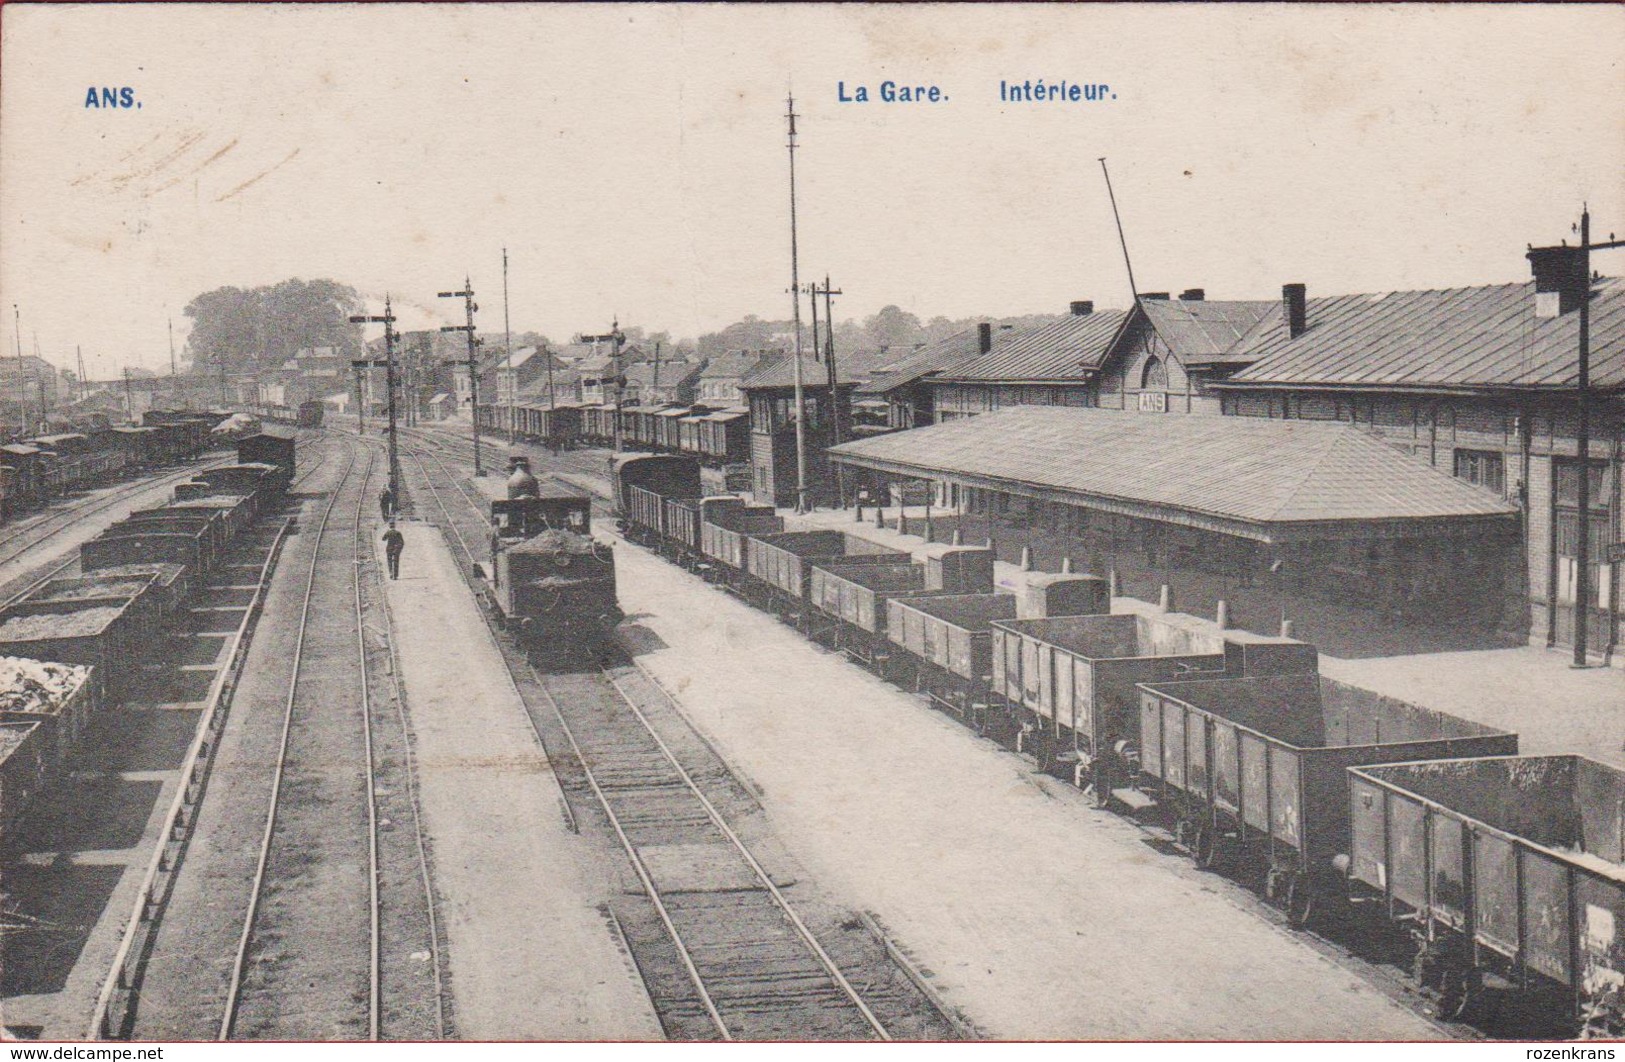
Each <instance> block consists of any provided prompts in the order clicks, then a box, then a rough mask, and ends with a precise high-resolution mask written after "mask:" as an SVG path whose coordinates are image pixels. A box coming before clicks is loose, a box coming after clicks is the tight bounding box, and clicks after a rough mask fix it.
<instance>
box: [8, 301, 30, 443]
mask: <svg viewBox="0 0 1625 1062" xmlns="http://www.w3.org/2000/svg"><path fill="white" fill-rule="evenodd" d="M11 319H12V325H13V327H14V328H15V329H16V331H15V332H14V335H15V336H16V339H17V413H18V415H19V416H20V417H22V421H23V434H25V435H28V434H31V433H30V432H29V430H28V383H27V380H26V379H25V377H26V376H27V373H28V366H27V365H26V364H25V363H24V362H23V312H22V311H21V310H19V309H18V308H17V304H16V303H12V304H11Z"/></svg>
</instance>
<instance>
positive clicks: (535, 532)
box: [474, 455, 622, 659]
mask: <svg viewBox="0 0 1625 1062" xmlns="http://www.w3.org/2000/svg"><path fill="white" fill-rule="evenodd" d="M474 482H475V484H476V485H477V486H478V487H479V489H480V490H481V491H482V492H484V493H485V494H486V495H487V497H488V498H489V500H490V513H491V539H490V547H491V563H490V565H489V568H488V569H487V568H485V567H481V566H476V570H475V574H476V575H477V576H478V578H479V580H480V584H481V592H482V595H483V597H484V599H485V601H486V603H487V606H488V607H489V608H491V609H492V611H493V612H495V614H496V615H497V617H498V619H499V620H500V622H501V623H502V624H503V626H505V627H508V628H510V629H514V630H517V631H518V632H519V633H520V636H521V638H522V639H523V641H524V643H525V644H526V647H527V648H529V649H531V650H532V651H534V652H537V653H539V654H541V655H543V656H547V657H552V658H559V659H569V658H574V657H576V656H579V655H581V654H582V653H590V652H592V651H594V650H595V649H596V648H597V647H598V646H600V645H601V644H602V642H603V640H604V637H605V634H606V632H607V631H608V630H609V628H611V627H613V626H614V625H615V624H616V623H618V622H620V620H621V618H622V612H621V610H620V607H619V606H618V605H617V603H616V597H615V554H614V551H613V548H612V547H611V546H610V545H609V544H607V543H603V542H599V541H597V540H595V539H594V538H593V537H592V503H591V500H590V499H589V498H588V497H587V496H586V495H583V494H580V493H575V492H570V491H565V490H561V489H559V488H557V487H553V486H546V487H544V486H543V485H542V484H541V483H539V482H538V481H537V479H536V477H535V476H534V475H532V474H531V470H530V459H529V458H528V457H525V456H522V455H514V456H512V457H510V458H509V461H508V477H507V479H506V480H505V481H499V482H497V483H491V482H489V481H485V480H479V479H476V480H475V481H474Z"/></svg>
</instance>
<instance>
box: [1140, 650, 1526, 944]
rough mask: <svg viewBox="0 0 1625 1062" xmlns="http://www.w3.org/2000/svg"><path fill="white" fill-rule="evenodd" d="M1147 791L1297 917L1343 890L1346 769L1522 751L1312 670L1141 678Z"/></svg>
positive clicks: (1183, 834) (1456, 721)
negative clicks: (1196, 678) (1178, 679)
mask: <svg viewBox="0 0 1625 1062" xmlns="http://www.w3.org/2000/svg"><path fill="white" fill-rule="evenodd" d="M1139 689H1140V694H1139V707H1140V735H1139V739H1140V740H1139V747H1140V772H1141V773H1140V789H1141V791H1142V792H1143V793H1145V794H1147V795H1148V796H1150V797H1152V798H1153V799H1154V800H1155V801H1156V802H1157V804H1158V806H1159V810H1161V811H1162V812H1163V813H1164V814H1165V816H1166V818H1167V820H1168V821H1170V822H1171V824H1172V825H1173V826H1174V827H1175V830H1176V834H1177V835H1178V836H1179V837H1180V838H1181V839H1182V840H1183V841H1184V842H1185V843H1186V844H1187V845H1188V847H1189V848H1190V850H1191V852H1192V854H1193V855H1195V856H1196V858H1197V860H1198V861H1199V862H1201V863H1202V864H1203V865H1205V866H1209V867H1219V866H1221V865H1222V866H1228V867H1232V868H1234V869H1238V870H1243V871H1246V870H1252V871H1256V872H1257V873H1258V874H1260V875H1262V877H1263V880H1264V884H1265V893H1266V895H1267V896H1268V897H1269V898H1270V899H1271V900H1272V901H1275V902H1277V903H1278V904H1280V906H1282V907H1283V908H1284V909H1285V910H1286V911H1287V913H1288V914H1289V916H1290V917H1291V918H1292V920H1293V922H1294V923H1295V924H1299V925H1302V924H1304V923H1306V922H1307V921H1308V920H1309V918H1310V916H1311V915H1312V913H1313V912H1314V910H1315V907H1316V903H1317V901H1318V900H1320V899H1321V898H1327V897H1333V898H1336V897H1341V896H1343V895H1344V892H1343V889H1342V876H1341V864H1343V863H1344V862H1346V860H1347V853H1348V851H1349V777H1348V773H1347V772H1348V768H1350V767H1353V766H1359V765H1369V764H1381V763H1397V762H1403V761H1410V760H1432V759H1455V758H1459V757H1464V756H1502V755H1514V754H1516V753H1517V751H1518V736H1517V735H1516V734H1510V733H1505V732H1503V731H1499V730H1496V729H1494V728H1492V727H1487V726H1482V725H1480V724H1478V723H1473V722H1469V721H1468V720H1465V719H1460V718H1457V717H1456V716H1453V715H1447V714H1446V713H1444V712H1437V711H1434V710H1432V709H1429V708H1423V707H1421V706H1419V705H1415V704H1410V703H1407V702H1405V701H1400V700H1395V699H1394V698H1392V697H1385V696H1382V695H1380V694H1377V693H1374V692H1372V691H1370V690H1364V689H1360V688H1358V687H1355V686H1349V685H1346V684H1344V683H1341V682H1337V681H1335V680H1333V679H1329V678H1325V677H1324V676H1320V675H1315V674H1306V675H1274V676H1267V677H1260V678H1226V679H1218V680H1214V681H1208V682H1147V683H1142V684H1141V685H1140V688H1139Z"/></svg>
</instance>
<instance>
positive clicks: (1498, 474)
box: [1456, 450, 1506, 494]
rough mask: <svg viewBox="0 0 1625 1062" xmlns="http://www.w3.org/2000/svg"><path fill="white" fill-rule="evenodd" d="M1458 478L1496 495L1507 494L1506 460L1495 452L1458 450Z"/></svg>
mask: <svg viewBox="0 0 1625 1062" xmlns="http://www.w3.org/2000/svg"><path fill="white" fill-rule="evenodd" d="M1456 478H1457V479H1464V480H1466V481H1467V482H1468V483H1471V484H1473V485H1475V486H1479V487H1483V488H1484V489H1485V490H1490V491H1494V492H1495V493H1496V494H1505V493H1506V461H1505V458H1504V457H1503V456H1502V454H1501V453H1500V452H1498V451H1495V450H1457V451H1456Z"/></svg>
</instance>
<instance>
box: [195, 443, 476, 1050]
mask: <svg viewBox="0 0 1625 1062" xmlns="http://www.w3.org/2000/svg"><path fill="white" fill-rule="evenodd" d="M358 460H364V462H365V464H364V466H363V467H362V469H361V471H360V472H359V473H356V472H355V469H354V465H355V463H356V462H357V461H358ZM377 460H378V453H377V451H376V449H375V448H373V447H368V448H367V452H366V456H365V457H364V458H358V457H357V456H355V453H354V451H353V450H352V451H351V452H350V457H349V463H348V464H347V465H346V467H345V469H344V470H343V472H342V474H341V476H340V481H339V483H338V485H337V487H336V488H335V489H334V491H333V492H332V495H331V497H330V499H329V500H328V502H327V504H326V506H325V507H324V509H323V512H322V515H321V518H320V520H319V522H318V523H317V525H316V527H315V529H314V537H315V543H314V545H313V547H312V550H311V561H310V565H309V569H308V571H307V573H306V579H305V585H304V589H303V600H302V601H301V604H300V614H299V618H298V626H297V633H296V634H295V639H294V647H293V651H292V670H291V674H290V677H289V679H288V687H287V695H286V698H285V700H284V702H283V711H282V716H281V730H280V738H279V742H278V746H277V753H276V760H275V766H274V769H273V771H272V778H271V792H270V796H269V801H268V806H267V810H266V817H265V823H264V827H263V830H262V832H261V836H260V841H259V850H258V856H257V860H256V866H255V871H254V876H253V882H252V885H251V887H250V891H249V899H248V903H247V907H246V911H245V913H244V916H243V919H242V928H241V932H240V934H239V936H238V938H237V946H236V951H235V954H234V956H233V958H232V963H231V973H230V979H229V983H228V985H227V988H226V995H225V1001H224V1007H223V1013H222V1014H221V1018H220V1024H219V1029H218V1032H217V1036H218V1038H219V1039H221V1040H227V1039H245V1038H277V1039H335V1038H337V1039H355V1040H360V1039H367V1040H378V1039H383V1038H386V1037H389V1038H399V1039H429V1038H437V1037H440V1036H443V1035H444V1032H445V1013H444V1008H443V1003H442V994H441V978H440V961H439V956H440V948H439V941H438V939H437V936H438V935H437V929H436V926H435V921H434V913H433V906H434V904H433V893H432V884H431V882H430V877H429V872H428V863H427V856H426V853H425V851H424V848H423V843H422V832H421V825H420V823H419V822H418V821H417V815H416V807H415V791H414V790H413V789H412V788H411V786H410V784H409V782H408V781H407V780H406V779H405V778H404V775H405V774H406V773H407V772H408V771H409V770H410V753H409V746H408V742H407V737H406V734H405V730H404V726H403V727H401V728H400V730H399V731H398V732H394V733H392V732H391V729H390V728H389V727H386V726H384V725H383V724H384V723H385V722H387V721H389V720H392V719H394V720H399V719H400V716H399V715H398V712H399V711H400V700H399V697H398V693H399V691H398V690H397V691H395V692H396V694H397V696H396V697H393V698H387V700H393V701H394V705H395V709H394V710H390V708H389V705H388V704H386V703H381V701H382V700H385V699H386V698H381V697H380V693H379V691H378V690H377V689H375V683H374V680H373V677H372V676H373V673H375V672H377V671H380V670H382V669H383V667H384V666H385V663H386V661H387V659H388V655H389V648H388V645H387V642H386V641H385V640H384V639H383V637H382V636H381V635H380V634H379V627H380V619H379V617H378V615H377V612H378V609H379V607H380V605H379V600H380V598H381V594H380V593H379V588H378V587H377V585H376V581H375V579H376V576H375V575H374V576H372V577H370V578H369V576H368V574H367V573H368V572H369V571H371V570H372V569H374V568H375V567H376V566H375V565H372V564H370V563H369V561H370V559H371V558H370V556H369V552H370V548H371V544H370V533H369V532H368V531H367V530H366V528H367V527H368V524H367V523H366V521H364V519H363V513H364V511H365V507H366V505H367V504H368V502H369V500H370V491H369V487H370V485H371V482H372V477H373V470H374V465H375V464H376V462H377ZM335 515H337V516H338V517H339V521H340V524H341V526H342V527H343V528H346V529H348V530H349V532H350V533H348V534H345V533H344V532H343V531H338V532H337V533H335V531H334V529H332V527H331V525H332V524H333V523H334V519H335ZM345 572H348V574H347V575H346V574H344V573H345ZM385 812H387V814H386V813H385ZM396 815H398V816H399V821H397V820H396V819H395V818H394V817H393V816H396ZM386 822H387V823H389V825H390V827H391V828H390V829H389V830H388V831H387V833H386V831H385V829H384V824H385V823H386ZM402 824H404V825H406V826H407V827H408V828H407V829H405V830H401V829H400V828H399V827H400V825H402ZM424 953H426V954H427V956H428V958H427V961H424V960H423V959H422V958H421V956H422V955H423V954H424ZM386 992H387V993H388V996H387V999H386Z"/></svg>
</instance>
